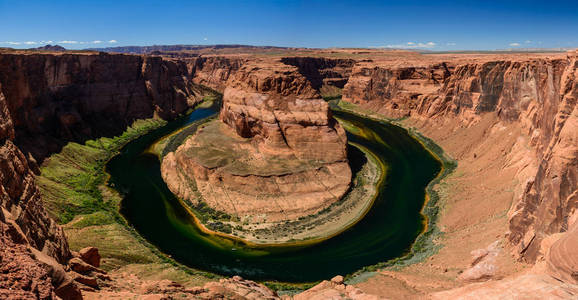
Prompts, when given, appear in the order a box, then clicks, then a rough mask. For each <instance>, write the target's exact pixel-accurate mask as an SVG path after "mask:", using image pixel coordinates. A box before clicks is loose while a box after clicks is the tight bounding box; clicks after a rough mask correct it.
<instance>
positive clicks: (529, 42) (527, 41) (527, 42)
mask: <svg viewBox="0 0 578 300" xmlns="http://www.w3.org/2000/svg"><path fill="white" fill-rule="evenodd" d="M524 43H526V44H531V43H532V41H530V40H526V41H525V42H524Z"/></svg>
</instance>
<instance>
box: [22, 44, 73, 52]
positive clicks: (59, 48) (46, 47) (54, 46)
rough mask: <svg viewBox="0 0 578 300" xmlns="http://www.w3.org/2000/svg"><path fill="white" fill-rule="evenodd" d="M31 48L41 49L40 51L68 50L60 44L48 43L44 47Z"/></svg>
mask: <svg viewBox="0 0 578 300" xmlns="http://www.w3.org/2000/svg"><path fill="white" fill-rule="evenodd" d="M30 50H40V51H58V52H60V51H66V48H64V47H62V46H59V45H50V44H48V45H46V46H42V47H37V48H30Z"/></svg>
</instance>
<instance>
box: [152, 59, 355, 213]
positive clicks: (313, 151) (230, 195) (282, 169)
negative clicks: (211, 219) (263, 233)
mask: <svg viewBox="0 0 578 300" xmlns="http://www.w3.org/2000/svg"><path fill="white" fill-rule="evenodd" d="M220 120H221V121H222V122H223V123H224V124H226V126H225V127H223V126H224V125H223V126H221V125H219V124H212V125H209V126H207V127H206V128H202V129H200V130H199V132H198V134H197V135H196V136H194V137H193V138H190V139H189V140H187V141H186V143H185V144H184V145H183V146H181V147H179V149H177V151H176V152H175V153H174V154H169V155H167V156H166V157H165V159H164V160H163V167H162V170H163V176H164V178H165V181H166V182H167V183H168V186H169V188H171V190H172V191H173V192H175V193H176V194H177V195H179V196H181V197H183V198H186V199H189V200H191V201H193V203H197V201H199V200H198V197H195V196H196V195H195V193H194V191H193V190H192V188H191V187H190V186H191V184H190V183H189V182H190V181H191V180H190V179H191V177H192V179H194V182H195V183H196V186H195V188H196V189H197V190H198V191H199V192H200V194H201V195H202V199H204V201H205V203H207V204H208V205H209V206H210V207H212V208H214V209H217V210H220V211H224V212H226V213H228V214H231V215H235V216H239V217H241V218H244V217H248V218H249V219H251V220H254V221H257V220H260V221H263V220H268V221H282V220H290V219H296V218H298V217H300V216H305V215H311V214H315V213H316V212H318V211H320V210H322V209H324V208H326V207H328V206H329V205H331V204H332V203H334V202H336V201H338V200H339V199H340V198H341V196H343V194H344V193H345V192H346V191H347V189H348V188H349V184H350V181H351V170H350V168H349V165H348V162H347V152H346V143H347V138H346V136H345V131H344V130H343V128H341V126H340V125H339V124H338V123H337V122H336V121H335V120H334V119H333V118H332V117H331V114H330V111H329V107H328V104H327V103H326V102H325V101H323V100H322V99H320V96H319V94H318V93H317V91H316V90H315V89H313V88H312V86H311V84H310V82H309V81H308V80H307V78H305V77H304V76H302V75H301V74H300V73H299V72H297V70H296V68H295V67H292V66H288V65H285V64H281V63H275V62H273V63H271V62H259V63H258V64H257V63H255V62H253V64H246V65H244V66H242V67H241V68H240V69H239V70H238V71H237V72H235V74H234V76H233V77H232V78H230V79H229V80H228V82H227V87H226V89H225V91H224V96H223V107H222V109H221V113H220ZM207 132H209V133H207ZM226 136H229V138H227V139H224V138H223V137H226ZM211 154H212V155H211ZM215 157H217V158H218V159H216V158H215ZM178 169H181V171H180V172H179V171H174V170H178ZM187 177H189V178H187Z"/></svg>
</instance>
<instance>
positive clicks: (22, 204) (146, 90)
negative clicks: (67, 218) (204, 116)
mask: <svg viewBox="0 0 578 300" xmlns="http://www.w3.org/2000/svg"><path fill="white" fill-rule="evenodd" d="M187 74H188V73H187V71H186V65H185V64H184V63H175V62H167V61H164V60H163V59H161V58H144V57H139V56H124V55H118V56H117V55H106V54H83V55H68V54H50V53H47V54H10V53H1V54H0V82H1V83H2V85H0V143H1V145H0V208H1V210H0V239H1V242H0V257H1V259H0V268H1V269H2V272H1V273H2V274H0V295H1V296H6V297H8V298H10V297H21V298H23V299H26V298H40V299H53V298H54V297H55V295H56V296H59V297H61V298H64V299H80V298H81V297H82V296H81V294H80V291H79V285H78V284H79V283H82V284H81V286H84V287H87V285H86V284H91V283H93V282H96V281H95V280H96V279H95V278H94V277H87V275H81V274H79V273H84V272H85V271H90V270H85V269H86V266H89V268H95V267H94V266H92V267H91V266H90V265H89V264H86V263H81V264H84V265H85V268H84V269H83V270H75V269H74V260H75V259H76V260H78V261H79V262H82V261H81V260H80V259H78V258H72V260H70V261H69V259H70V258H71V257H72V254H71V253H70V250H69V248H68V243H67V241H66V238H65V235H64V232H63V230H62V228H61V227H60V226H58V225H57V224H56V222H55V221H54V220H53V219H51V218H50V217H49V216H48V214H47V212H46V210H45V209H44V207H43V205H42V201H41V199H40V194H39V192H38V188H37V186H36V182H35V179H34V176H35V173H37V172H38V166H37V164H36V159H43V158H44V157H45V156H46V155H48V154H50V153H53V152H55V151H58V150H59V149H60V147H61V146H62V145H63V144H64V143H66V142H67V141H84V140H86V139H89V138H91V137H97V136H102V135H111V134H113V135H114V134H115V133H119V132H122V131H123V130H124V129H125V128H126V126H127V125H128V124H130V123H131V122H132V121H134V120H135V119H139V118H147V117H152V116H154V115H158V116H160V117H164V118H171V117H175V116H177V115H178V114H179V113H181V112H183V111H185V110H186V109H187V108H188V106H189V105H190V104H192V102H194V101H196V98H195V95H194V91H193V88H192V84H191V83H190V82H189V81H188V80H186V79H187ZM93 252H94V251H93ZM93 254H94V253H93ZM96 261H97V259H96V258H95V257H94V256H93V258H92V261H91V263H93V264H96V265H98V263H97V262H96ZM67 268H72V271H70V272H65V269H67ZM91 270H92V269H91ZM6 297H3V298H6Z"/></svg>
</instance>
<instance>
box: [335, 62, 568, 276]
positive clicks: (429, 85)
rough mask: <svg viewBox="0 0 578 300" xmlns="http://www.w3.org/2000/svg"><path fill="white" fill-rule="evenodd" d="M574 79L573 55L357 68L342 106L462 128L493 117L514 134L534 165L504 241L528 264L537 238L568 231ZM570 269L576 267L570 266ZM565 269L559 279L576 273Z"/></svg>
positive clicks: (535, 252) (536, 247)
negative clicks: (524, 141)
mask: <svg viewBox="0 0 578 300" xmlns="http://www.w3.org/2000/svg"><path fill="white" fill-rule="evenodd" d="M577 72H578V65H577V54H576V53H569V54H568V55H567V57H566V58H559V57H556V58H540V57H538V58H531V59H527V60H525V59H512V60H508V59H504V60H489V59H482V60H481V61H477V62H476V61H473V62H468V63H463V64H459V63H453V62H452V61H447V62H435V63H431V64H429V65H425V66H420V67H404V66H401V67H395V66H394V67H392V66H387V65H381V66H380V65H379V64H371V63H358V64H357V65H356V66H355V67H354V69H353V73H352V76H351V77H350V79H349V82H348V84H347V85H346V86H345V89H344V91H343V99H344V100H345V101H349V102H352V103H357V104H360V105H362V106H364V107H366V108H369V109H372V110H374V111H378V112H381V113H383V114H385V115H387V116H390V117H406V116H410V117H411V118H414V119H422V120H425V121H426V122H439V123H443V121H444V120H447V119H457V120H459V122H460V123H461V124H462V126H466V127H467V126H471V125H472V124H475V123H476V122H479V121H480V120H481V117H482V116H483V115H485V114H495V116H496V119H497V121H498V122H501V123H502V124H503V125H504V126H506V127H507V126H510V125H509V124H517V125H519V126H521V128H522V130H523V131H524V133H525V135H527V137H528V140H529V146H530V147H531V148H532V149H533V152H534V153H535V155H536V160H535V162H534V165H535V166H534V171H533V175H532V176H527V177H523V178H519V179H520V180H521V181H522V182H521V184H520V185H521V186H520V193H518V194H517V195H516V198H515V199H514V203H513V205H512V208H511V210H510V212H509V214H508V218H509V233H508V235H507V239H508V240H509V241H510V242H511V243H512V244H513V245H514V246H515V250H514V251H515V253H516V255H517V256H518V257H520V258H522V259H524V260H526V261H527V262H534V261H535V260H536V258H537V257H538V256H539V255H540V254H544V253H540V248H541V242H542V240H544V238H546V237H547V236H549V235H551V234H556V233H561V232H562V233H563V232H567V231H572V230H573V228H574V227H576V224H575V223H576V222H575V219H576V213H575V211H576V208H577V206H578V198H577V197H578V196H577V195H578V186H577V184H578V177H577V175H578V158H577V157H578V123H577V122H578V110H577V109H578V108H577V105H576V102H577V98H578V82H577V79H576V78H577V74H578V73H577ZM447 130H452V128H447ZM464 142H466V141H464ZM509 150H510V149H509ZM509 150H508V151H509ZM512 163H515V162H512ZM573 235H575V233H573ZM574 243H575V241H574ZM559 244H560V243H559ZM555 247H556V245H555ZM559 247H562V246H559ZM564 247H565V249H566V250H560V251H565V256H566V258H567V259H568V258H569V257H571V256H572V254H571V253H570V252H568V249H569V248H568V244H566V245H565V246H564ZM553 249H554V247H553ZM560 256H564V255H560V254H558V257H560ZM570 259H571V260H572V259H574V258H570ZM559 264H562V263H559ZM573 264H574V267H576V262H575V259H574V262H573ZM565 267H566V273H567V274H568V272H570V273H572V272H576V270H574V271H569V269H570V267H568V266H565Z"/></svg>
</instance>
